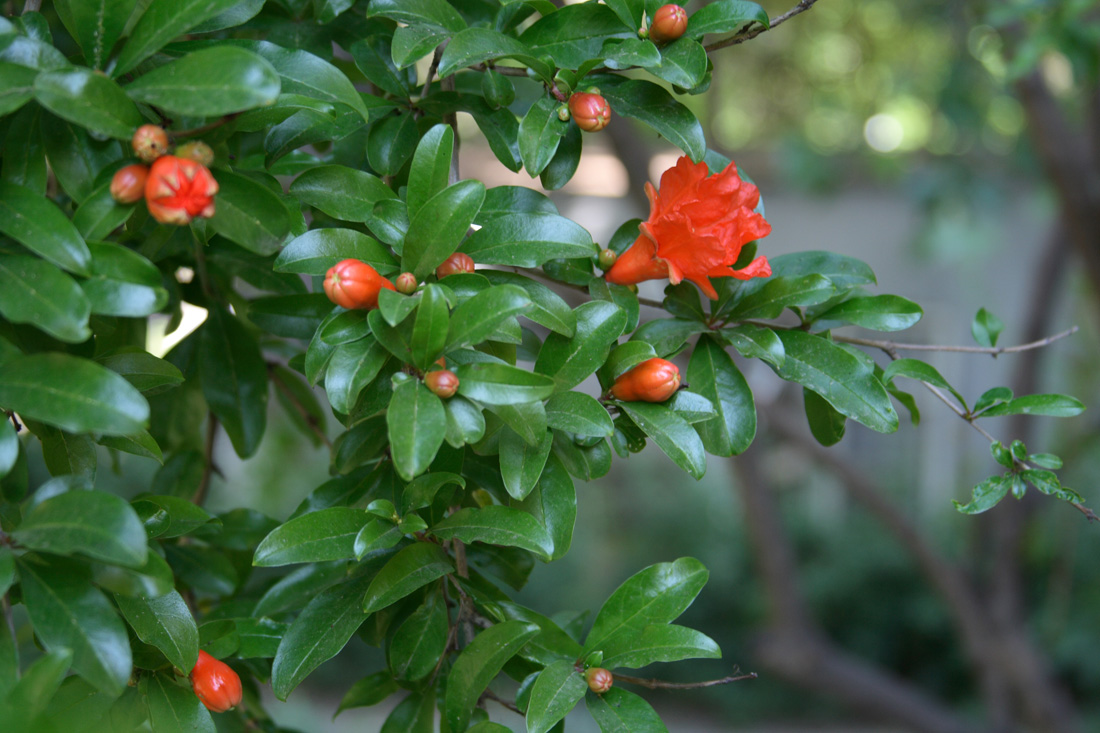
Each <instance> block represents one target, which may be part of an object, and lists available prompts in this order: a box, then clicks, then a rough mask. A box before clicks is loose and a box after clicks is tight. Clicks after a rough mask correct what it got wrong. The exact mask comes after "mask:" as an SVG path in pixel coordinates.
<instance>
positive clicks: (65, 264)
mask: <svg viewBox="0 0 1100 733" xmlns="http://www.w3.org/2000/svg"><path fill="white" fill-rule="evenodd" d="M0 232H3V233H4V234H6V235H8V236H9V237H11V238H12V239H14V240H16V241H17V242H19V243H20V244H22V245H23V246H24V247H26V248H27V249H29V250H31V251H32V252H34V253H36V254H39V255H41V256H42V257H44V258H45V259H47V260H49V261H50V262H52V263H54V264H55V265H57V266H58V267H61V268H64V269H66V270H68V271H69V272H72V273H75V274H77V275H89V274H91V264H92V253H91V252H90V251H89V250H88V245H86V244H85V243H84V240H83V239H81V238H80V233H79V232H77V230H76V227H75V226H73V223H72V222H71V221H70V220H69V218H68V217H67V216H65V214H64V213H63V212H62V211H61V209H59V208H57V205H56V204H54V203H53V202H52V201H50V200H49V199H47V198H46V197H45V196H43V195H41V194H39V193H36V192H34V191H32V190H31V189H29V188H24V187H23V186H19V185H16V184H14V183H6V182H0Z"/></svg>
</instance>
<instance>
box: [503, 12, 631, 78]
mask: <svg viewBox="0 0 1100 733" xmlns="http://www.w3.org/2000/svg"><path fill="white" fill-rule="evenodd" d="M637 33H638V29H637V28H626V27H624V26H623V24H622V21H620V20H619V18H618V17H617V16H616V15H615V13H614V12H612V11H611V10H610V9H609V8H607V7H606V6H603V5H597V4H595V3H583V4H579V5H567V6H565V7H563V8H561V9H560V10H558V11H557V12H555V13H549V14H547V15H543V17H542V18H540V19H539V20H537V21H536V22H535V23H534V24H533V25H532V26H531V27H530V28H528V29H527V30H525V31H524V32H523V35H521V36H520V37H519V40H520V43H522V44H524V45H525V46H528V47H529V48H530V52H531V53H532V54H533V55H535V56H539V57H543V56H550V58H552V59H553V60H554V63H555V64H557V66H559V67H560V68H563V69H579V68H580V67H581V65H582V64H584V63H585V62H586V61H588V60H589V59H595V58H600V50H601V49H602V48H603V44H604V42H605V41H606V40H607V39H608V38H636V37H637ZM601 88H602V87H601Z"/></svg>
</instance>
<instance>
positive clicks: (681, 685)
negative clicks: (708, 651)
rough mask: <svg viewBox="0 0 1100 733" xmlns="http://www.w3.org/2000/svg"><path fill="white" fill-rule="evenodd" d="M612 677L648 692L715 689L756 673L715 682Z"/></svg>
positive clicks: (614, 675) (614, 674)
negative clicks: (648, 690) (644, 688)
mask: <svg viewBox="0 0 1100 733" xmlns="http://www.w3.org/2000/svg"><path fill="white" fill-rule="evenodd" d="M612 676H613V677H614V678H615V679H617V680H618V681H619V682H629V683H630V684H632V685H638V686H639V687H646V688H649V689H650V690H696V689H699V688H701V687H717V686H718V685H728V684H730V683H731V682H741V681H742V680H754V679H756V672H749V673H748V674H741V673H740V672H738V673H735V674H731V675H730V676H729V677H722V678H721V679H717V680H704V681H702V682H665V681H664V680H654V679H649V680H647V679H645V678H643V677H631V676H630V675H625V674H618V673H615V672H613V673H612Z"/></svg>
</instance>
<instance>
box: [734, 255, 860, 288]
mask: <svg viewBox="0 0 1100 733" xmlns="http://www.w3.org/2000/svg"><path fill="white" fill-rule="evenodd" d="M768 261H769V262H770V263H771V266H772V276H773V277H775V276H777V275H778V276H782V277H787V278H797V277H803V276H805V275H812V274H818V275H821V276H823V277H827V278H829V281H830V282H832V283H833V285H835V286H836V287H837V288H839V289H845V288H849V287H851V286H853V285H873V284H874V283H875V282H876V281H875V273H874V272H873V271H872V270H871V268H870V267H869V266H868V265H867V263H866V262H863V261H862V260H858V259H856V258H855V257H849V256H848V255H842V254H836V253H834V252H818V251H810V252H794V253H791V254H785V255H779V256H778V257H769V258H768ZM767 282H768V280H767V279H756V280H752V281H749V282H746V283H742V288H744V286H750V285H751V286H753V287H757V286H760V285H763V284H764V283H767Z"/></svg>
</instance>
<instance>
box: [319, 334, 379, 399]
mask: <svg viewBox="0 0 1100 733" xmlns="http://www.w3.org/2000/svg"><path fill="white" fill-rule="evenodd" d="M389 358H390V354H389V352H388V351H386V349H385V348H384V347H383V346H382V345H381V344H379V343H378V341H377V340H375V339H374V338H373V337H368V338H364V339H360V340H359V341H354V342H352V343H349V344H342V345H340V346H338V347H336V350H335V351H334V352H333V353H332V358H331V359H330V360H329V363H328V368H327V369H326V371H325V393H326V394H327V395H328V399H329V402H330V403H331V404H332V407H333V409H335V410H336V411H338V412H342V413H345V414H347V413H350V412H351V411H352V409H353V408H354V407H355V401H356V400H357V399H358V398H359V394H360V393H361V392H362V391H363V388H364V387H366V386H367V385H368V384H370V383H371V382H372V381H373V380H374V378H375V377H377V376H378V374H379V372H381V371H382V367H383V366H385V364H386V361H387V360H388V359H389Z"/></svg>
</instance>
